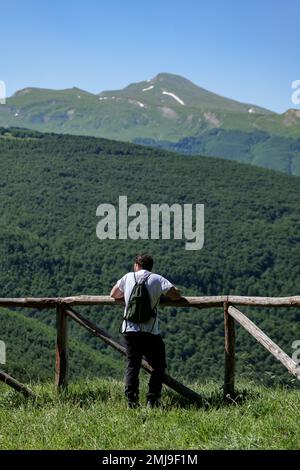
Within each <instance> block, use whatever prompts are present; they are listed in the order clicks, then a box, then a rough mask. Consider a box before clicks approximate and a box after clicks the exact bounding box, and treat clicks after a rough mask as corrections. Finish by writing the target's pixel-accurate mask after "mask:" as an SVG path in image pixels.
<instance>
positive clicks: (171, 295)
mask: <svg viewBox="0 0 300 470" xmlns="http://www.w3.org/2000/svg"><path fill="white" fill-rule="evenodd" d="M164 295H165V297H167V298H168V299H170V300H180V299H182V296H181V293H180V291H179V290H178V289H177V287H171V289H169V290H168V291H167V292H166V293H165V294H164Z"/></svg>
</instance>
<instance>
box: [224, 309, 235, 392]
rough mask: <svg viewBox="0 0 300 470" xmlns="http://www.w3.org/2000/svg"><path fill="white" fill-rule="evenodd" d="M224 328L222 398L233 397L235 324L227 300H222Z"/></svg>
mask: <svg viewBox="0 0 300 470" xmlns="http://www.w3.org/2000/svg"><path fill="white" fill-rule="evenodd" d="M223 306H224V330H225V374H224V398H226V397H228V395H229V397H232V398H233V397H234V373H235V325H234V318H232V316H231V315H229V313H228V302H224V304H223Z"/></svg>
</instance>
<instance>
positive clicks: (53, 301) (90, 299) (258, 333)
mask: <svg viewBox="0 0 300 470" xmlns="http://www.w3.org/2000/svg"><path fill="white" fill-rule="evenodd" d="M79 305H111V306H114V305H115V306H122V305H124V302H123V301H122V300H115V299H113V298H112V297H110V296H92V295H79V296H72V297H40V298H36V297H22V298H0V307H23V308H36V309H44V308H47V309H48V308H55V309H56V326H57V339H56V367H55V383H56V386H57V388H58V389H59V390H61V389H63V388H65V387H66V386H67V383H68V318H71V319H73V320H74V321H76V322H77V323H78V324H79V325H81V326H82V327H84V328H86V329H87V330H88V331H90V333H92V334H93V335H95V336H97V337H98V338H100V339H101V340H102V341H104V342H105V343H106V344H108V345H110V346H112V347H113V348H114V349H116V350H118V351H119V352H120V353H121V354H125V348H124V346H122V345H121V344H120V343H119V342H117V341H116V340H115V339H113V338H112V337H111V336H110V335H109V334H108V333H106V332H105V331H104V330H102V329H101V328H99V327H98V326H97V325H94V324H93V323H91V322H90V321H89V320H87V319H86V318H84V317H83V316H82V315H81V314H80V313H78V312H75V311H74V310H73V309H72V307H73V306H79ZM236 305H245V306H256V307H300V296H293V297H249V296H247V297H243V296H235V295H222V296H202V297H185V298H183V299H182V300H180V301H170V300H167V299H166V298H162V299H161V302H160V307H168V306H172V307H184V308H189V307H193V308H197V309H204V308H212V307H222V308H223V315H224V334H225V347H224V351H225V375H224V397H229V398H230V397H234V393H235V392H234V381H235V321H236V322H238V323H239V324H240V325H241V326H242V327H243V328H245V329H246V330H247V331H248V332H249V333H250V334H251V335H252V336H253V337H254V338H255V339H256V340H257V341H258V342H259V343H260V344H262V345H263V346H264V347H265V348H266V349H267V350H268V351H269V352H270V353H271V354H272V355H273V356H274V357H275V358H276V359H277V360H279V361H280V362H281V363H282V364H283V365H284V366H285V367H286V368H287V369H288V371H289V372H290V373H291V374H293V375H294V376H295V377H297V378H298V379H299V380H300V367H299V366H298V364H296V363H295V362H294V361H293V360H292V359H291V358H290V357H289V356H288V355H287V354H286V353H285V352H284V351H282V349H281V348H280V347H279V346H277V344H275V343H274V342H273V341H272V340H271V339H270V338H269V337H268V336H267V335H266V334H265V333H264V332H263V331H262V330H260V329H259V328H258V327H257V326H256V325H255V324H254V323H253V322H252V321H250V320H249V318H247V317H246V316H245V315H244V314H243V313H242V312H241V311H240V310H238V309H237V308H236ZM142 367H143V368H144V369H145V370H147V371H148V372H151V367H150V366H149V364H147V362H146V361H144V360H143V364H142ZM0 380H2V381H4V382H6V383H7V384H9V385H11V386H14V388H16V389H19V390H20V391H22V392H23V393H25V394H26V393H27V392H28V390H29V389H27V388H26V387H25V386H24V385H22V384H20V383H19V382H17V381H16V380H15V379H13V378H12V377H10V376H8V375H7V374H5V373H3V372H2V373H0ZM164 383H165V384H166V385H168V386H169V387H171V388H172V389H173V390H176V391H177V392H178V393H180V394H182V395H184V396H185V397H187V398H189V399H192V400H194V401H199V400H200V399H201V397H200V396H199V395H198V394H197V393H196V392H194V391H192V390H190V389H189V388H188V387H186V386H184V385H182V384H181V383H179V382H178V381H176V380H175V379H173V378H172V377H170V376H169V375H167V374H166V375H165V380H164ZM30 392H31V391H29V393H27V394H30Z"/></svg>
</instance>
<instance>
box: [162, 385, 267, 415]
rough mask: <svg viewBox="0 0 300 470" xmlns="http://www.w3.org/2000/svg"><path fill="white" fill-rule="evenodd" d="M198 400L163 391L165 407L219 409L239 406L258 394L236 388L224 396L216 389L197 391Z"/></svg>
mask: <svg viewBox="0 0 300 470" xmlns="http://www.w3.org/2000/svg"><path fill="white" fill-rule="evenodd" d="M199 395H200V397H201V398H200V400H199V401H191V400H189V399H188V398H185V397H183V396H181V395H178V394H177V393H174V392H172V390H167V391H166V392H165V398H164V403H165V405H166V407H167V408H191V407H192V408H199V409H205V410H208V409H210V408H214V409H219V408H223V407H227V406H239V405H242V404H243V403H245V402H246V401H249V400H257V399H258V398H259V397H260V394H259V393H258V392H256V391H254V390H250V389H243V390H237V391H236V393H235V395H234V396H233V397H229V396H227V397H226V398H224V395H223V390H216V391H213V392H209V393H199Z"/></svg>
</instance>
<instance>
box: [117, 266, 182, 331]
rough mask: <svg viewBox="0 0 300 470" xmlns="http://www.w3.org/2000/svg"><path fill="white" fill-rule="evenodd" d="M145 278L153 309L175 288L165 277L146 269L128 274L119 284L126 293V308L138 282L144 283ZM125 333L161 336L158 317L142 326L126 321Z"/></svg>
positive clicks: (124, 325)
mask: <svg viewBox="0 0 300 470" xmlns="http://www.w3.org/2000/svg"><path fill="white" fill-rule="evenodd" d="M145 278H146V283H145V284H146V287H147V289H148V292H149V295H150V300H151V308H154V307H155V306H156V305H157V304H158V302H159V299H160V296H161V295H162V294H164V293H166V292H167V291H168V290H170V289H171V288H172V287H174V286H173V284H171V282H170V281H168V280H167V279H166V278H164V277H163V276H161V275H159V274H156V273H152V272H150V271H147V270H146V269H140V270H139V271H136V272H135V273H133V272H130V273H127V274H125V276H123V277H122V278H121V279H119V281H118V282H117V286H118V288H119V289H120V290H121V291H122V292H123V293H124V299H125V304H126V307H127V306H128V302H129V299H130V295H131V292H132V289H133V287H134V285H135V283H136V281H137V282H142V280H144V279H145ZM126 307H125V310H126ZM125 331H126V332H129V331H134V332H137V331H148V332H150V331H151V333H153V334H159V328H158V317H157V318H156V319H150V320H149V321H148V322H147V323H143V324H142V325H138V324H136V323H132V322H129V321H125V320H124V321H123V325H122V332H123V333H124V332H125Z"/></svg>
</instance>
